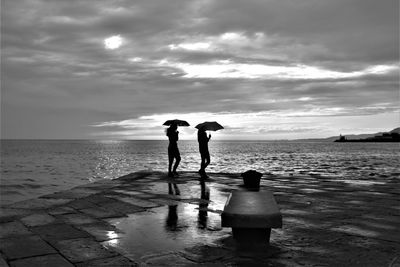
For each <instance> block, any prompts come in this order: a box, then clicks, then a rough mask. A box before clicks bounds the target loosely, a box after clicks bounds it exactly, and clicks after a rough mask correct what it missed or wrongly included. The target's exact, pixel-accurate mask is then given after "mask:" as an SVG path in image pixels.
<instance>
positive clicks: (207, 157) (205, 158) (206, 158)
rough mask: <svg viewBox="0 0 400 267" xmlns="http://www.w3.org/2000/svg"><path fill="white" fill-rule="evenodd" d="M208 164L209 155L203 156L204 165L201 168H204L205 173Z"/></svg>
mask: <svg viewBox="0 0 400 267" xmlns="http://www.w3.org/2000/svg"><path fill="white" fill-rule="evenodd" d="M209 164H210V153H208V152H207V153H206V154H205V155H204V164H203V168H204V171H205V169H206V168H207V166H208V165H209Z"/></svg>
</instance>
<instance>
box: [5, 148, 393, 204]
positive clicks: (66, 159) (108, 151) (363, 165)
mask: <svg viewBox="0 0 400 267" xmlns="http://www.w3.org/2000/svg"><path fill="white" fill-rule="evenodd" d="M178 146H179V149H180V153H181V157H182V161H181V163H180V166H179V168H178V172H179V171H198V169H199V167H200V155H199V151H198V144H197V141H179V142H178ZM167 147H168V142H167V140H165V141H130V140H123V141H121V140H118V141H116V140H1V147H0V148H1V172H0V175H1V179H0V205H8V204H12V203H14V202H17V201H21V200H26V199H30V198H34V197H38V196H41V195H44V194H49V193H53V192H57V191H60V190H65V189H69V188H72V187H75V186H78V185H82V184H87V183H91V182H94V181H100V180H104V179H115V178H118V177H121V176H123V175H126V174H129V173H131V172H137V171H162V172H167V168H168V154H167ZM209 150H210V154H211V163H210V165H209V166H208V168H207V171H208V172H210V173H212V172H222V173H242V172H245V171H247V170H256V171H259V172H262V173H264V174H265V175H266V176H267V175H283V176H289V177H290V176H291V177H293V178H294V179H295V177H296V175H314V176H320V177H331V178H332V179H342V180H343V179H344V180H361V181H375V182H385V180H387V179H400V157H399V155H400V153H399V152H400V145H399V143H334V142H323V141H321V142H311V141H310V142H308V141H218V140H211V141H210V143H209Z"/></svg>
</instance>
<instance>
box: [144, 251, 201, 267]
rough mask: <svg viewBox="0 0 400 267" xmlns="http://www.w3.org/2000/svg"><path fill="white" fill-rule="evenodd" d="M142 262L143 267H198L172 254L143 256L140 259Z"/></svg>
mask: <svg viewBox="0 0 400 267" xmlns="http://www.w3.org/2000/svg"><path fill="white" fill-rule="evenodd" d="M142 262H143V263H144V266H195V265H196V266H198V264H197V263H195V262H193V261H191V260H188V259H186V258H184V257H182V256H180V255H179V254H177V253H173V252H171V253H165V254H153V255H149V256H145V257H142V258H141V263H142Z"/></svg>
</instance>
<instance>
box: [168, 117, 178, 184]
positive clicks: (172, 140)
mask: <svg viewBox="0 0 400 267" xmlns="http://www.w3.org/2000/svg"><path fill="white" fill-rule="evenodd" d="M177 129H178V126H177V125H176V124H171V126H170V127H169V128H168V129H167V136H168V139H169V145H168V176H169V177H174V175H176V176H178V173H177V172H176V169H177V168H178V165H179V162H180V161H181V155H180V153H179V149H178V139H179V138H178V135H179V132H178V131H177ZM174 159H175V165H174V168H173V169H172V171H171V168H172V163H173V161H174Z"/></svg>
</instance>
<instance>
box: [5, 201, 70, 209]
mask: <svg viewBox="0 0 400 267" xmlns="http://www.w3.org/2000/svg"><path fill="white" fill-rule="evenodd" d="M70 201H71V200H70V199H44V198H36V199H28V200H24V201H21V202H17V203H14V204H13V205H12V206H13V208H16V209H48V208H51V207H53V206H59V205H63V204H66V203H68V202H70Z"/></svg>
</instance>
